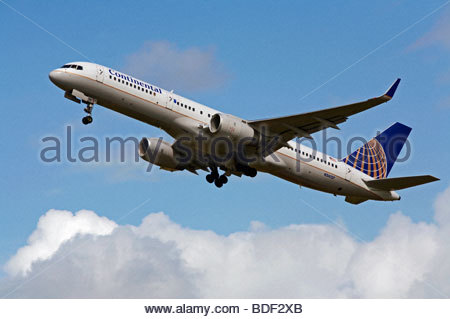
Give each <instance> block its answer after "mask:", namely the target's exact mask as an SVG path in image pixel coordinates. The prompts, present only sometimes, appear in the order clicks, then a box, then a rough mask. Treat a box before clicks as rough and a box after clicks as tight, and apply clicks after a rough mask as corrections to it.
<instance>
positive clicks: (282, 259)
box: [0, 188, 450, 298]
mask: <svg viewBox="0 0 450 319" xmlns="http://www.w3.org/2000/svg"><path fill="white" fill-rule="evenodd" d="M58 214H63V215H67V214H68V217H64V218H59V217H58ZM79 214H80V213H77V215H76V216H75V217H74V216H72V215H71V214H70V213H68V212H58V211H51V212H49V213H47V214H46V215H44V216H43V217H42V218H41V220H40V222H39V225H38V229H37V230H36V231H35V233H33V235H32V236H31V237H30V244H29V245H28V246H26V247H24V248H27V249H28V250H29V252H28V253H27V254H24V252H23V251H24V248H21V249H19V250H18V252H17V254H16V255H15V256H14V257H12V258H11V260H10V262H9V263H8V265H9V266H7V267H10V269H11V267H12V266H11V265H14V267H12V269H15V271H12V272H11V273H23V270H24V269H27V270H28V272H26V275H25V276H23V277H21V276H16V277H9V278H6V279H4V280H3V282H0V283H1V286H0V295H3V296H4V295H7V296H8V297H86V298H94V297H97V298H103V297H123V298H128V297H134V298H176V297H185V298H189V297H202V298H205V297H208V298H222V297H232V298H245V297H247V298H308V297H310V298H315V297H329V298H335V297H362V298H370V297H373V298H381V297H382V298H393V297H400V298H404V297H411V298H421V297H447V296H450V243H449V241H448V237H449V235H450V188H449V189H447V190H446V191H445V192H443V193H442V194H440V195H439V196H438V198H437V200H436V202H435V222H433V223H425V222H420V223H414V222H413V221H411V219H410V218H409V217H407V216H405V215H404V214H402V213H400V212H397V213H395V214H393V215H391V217H390V218H389V220H388V222H387V224H386V226H385V227H384V229H383V230H382V231H381V233H380V235H379V236H378V237H376V238H375V239H374V240H372V241H371V242H368V243H361V242H358V241H356V240H354V239H353V238H352V237H351V236H349V235H348V234H347V233H346V232H345V231H343V230H342V228H340V227H336V226H335V225H290V226H287V227H282V228H279V229H270V228H268V227H267V226H265V225H263V224H262V223H260V222H253V223H252V224H251V225H250V227H249V231H246V232H237V233H233V234H230V235H228V236H221V235H218V234H216V233H215V232H213V231H200V230H192V229H189V228H185V227H182V226H180V225H178V224H177V223H175V222H173V221H171V220H170V219H169V217H168V216H167V215H165V214H163V213H156V214H150V215H148V216H147V217H145V218H144V220H143V221H142V223H141V225H139V226H137V227H135V226H129V225H127V226H116V225H115V223H114V222H112V221H109V220H107V219H105V218H104V217H103V218H100V217H98V216H96V215H95V214H94V213H92V212H90V215H89V216H90V217H89V218H88V220H91V221H96V222H95V223H94V224H92V223H88V225H90V226H75V225H79V224H78V223H80V222H78V223H77V221H76V220H75V219H76V218H77V216H78V215H79ZM94 225H95V226H94ZM74 229H76V230H74ZM113 229H114V230H113ZM36 233H38V234H39V235H36ZM49 234H52V235H49ZM55 234H58V235H55ZM82 234H84V235H82ZM99 234H102V235H103V236H98V235H99ZM36 238H45V240H36ZM62 238H63V239H62ZM52 239H53V240H52ZM40 242H44V243H45V244H42V243H41V244H38V243H40ZM49 242H52V243H53V246H52V247H51V248H48V246H49V245H50V243H49ZM43 251H44V252H45V253H43ZM49 251H50V253H49ZM24 256H25V257H26V256H33V257H31V258H30V257H27V258H24ZM19 257H20V258H19ZM13 261H14V262H13ZM30 267H31V268H30ZM36 275H37V276H36ZM28 280H29V281H28ZM18 285H20V286H19V288H17V289H16V290H14V288H16V287H17V286H18ZM11 291H13V292H12V293H11V294H8V293H9V292H11Z"/></svg>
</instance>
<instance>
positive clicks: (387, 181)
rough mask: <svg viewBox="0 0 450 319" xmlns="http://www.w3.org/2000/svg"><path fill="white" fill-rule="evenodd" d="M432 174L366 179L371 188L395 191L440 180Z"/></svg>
mask: <svg viewBox="0 0 450 319" xmlns="http://www.w3.org/2000/svg"><path fill="white" fill-rule="evenodd" d="M438 180H439V178H436V177H434V176H431V175H422V176H407V177H394V178H384V179H374V180H371V181H364V182H365V183H366V185H367V186H369V187H370V188H375V189H378V190H383V191H394V190H399V189H404V188H408V187H414V186H418V185H422V184H426V183H431V182H434V181H438Z"/></svg>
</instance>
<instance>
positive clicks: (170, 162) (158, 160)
mask: <svg viewBox="0 0 450 319" xmlns="http://www.w3.org/2000/svg"><path fill="white" fill-rule="evenodd" d="M139 156H140V157H141V158H142V159H143V160H145V161H147V162H150V163H153V164H155V165H158V166H160V167H161V168H162V169H165V170H168V171H176V170H179V168H178V166H179V165H178V164H177V161H176V160H175V152H174V150H173V148H172V145H170V144H169V143H167V142H166V141H163V140H162V139H160V138H145V137H144V138H143V139H142V140H141V141H140V142H139Z"/></svg>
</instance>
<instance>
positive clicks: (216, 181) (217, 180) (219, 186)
mask: <svg viewBox="0 0 450 319" xmlns="http://www.w3.org/2000/svg"><path fill="white" fill-rule="evenodd" d="M214 185H216V187H218V188H221V187H222V186H223V183H222V182H221V181H220V179H219V178H218V179H216V180H215V181H214Z"/></svg>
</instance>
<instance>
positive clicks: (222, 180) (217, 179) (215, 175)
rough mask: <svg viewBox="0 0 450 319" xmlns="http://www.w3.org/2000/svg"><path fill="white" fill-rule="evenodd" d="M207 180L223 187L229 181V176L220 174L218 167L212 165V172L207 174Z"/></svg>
mask: <svg viewBox="0 0 450 319" xmlns="http://www.w3.org/2000/svg"><path fill="white" fill-rule="evenodd" d="M206 181H207V182H208V183H210V184H212V183H214V185H216V187H218V188H221V187H222V186H223V185H224V184H226V183H228V178H227V177H226V175H225V174H223V175H220V176H219V171H218V170H217V167H212V168H211V173H210V174H208V175H206Z"/></svg>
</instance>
